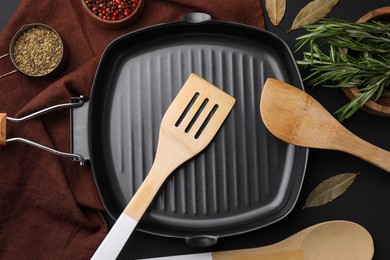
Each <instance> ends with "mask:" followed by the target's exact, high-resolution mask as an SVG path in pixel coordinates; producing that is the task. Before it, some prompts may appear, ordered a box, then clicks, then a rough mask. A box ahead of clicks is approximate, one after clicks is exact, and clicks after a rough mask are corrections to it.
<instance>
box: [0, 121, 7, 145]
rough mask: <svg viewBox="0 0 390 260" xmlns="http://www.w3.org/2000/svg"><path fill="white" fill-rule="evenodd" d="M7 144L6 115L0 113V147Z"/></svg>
mask: <svg viewBox="0 0 390 260" xmlns="http://www.w3.org/2000/svg"><path fill="white" fill-rule="evenodd" d="M6 143H7V114H5V113H0V145H6Z"/></svg>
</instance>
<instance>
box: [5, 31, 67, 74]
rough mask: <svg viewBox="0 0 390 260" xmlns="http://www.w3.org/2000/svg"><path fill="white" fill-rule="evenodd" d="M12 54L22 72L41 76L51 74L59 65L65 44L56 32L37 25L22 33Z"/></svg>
mask: <svg viewBox="0 0 390 260" xmlns="http://www.w3.org/2000/svg"><path fill="white" fill-rule="evenodd" d="M12 55H13V59H14V62H15V65H16V66H17V67H18V68H19V70H20V71H21V72H23V73H25V74H26V75H29V76H34V77H39V76H44V75H47V74H49V73H50V72H52V71H53V70H54V69H55V68H56V67H57V66H58V64H59V63H60V61H61V59H62V56H63V45H62V42H61V39H60V38H59V36H58V35H57V33H56V32H54V31H53V30H52V29H50V28H49V27H46V26H43V25H37V26H32V27H30V28H28V29H26V30H25V31H24V32H22V33H21V34H20V36H19V37H18V38H17V40H16V41H15V44H14V46H13V49H12Z"/></svg>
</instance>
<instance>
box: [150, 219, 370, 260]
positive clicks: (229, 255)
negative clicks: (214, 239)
mask: <svg viewBox="0 0 390 260" xmlns="http://www.w3.org/2000/svg"><path fill="white" fill-rule="evenodd" d="M373 255H374V242H373V240H372V237H371V235H370V233H369V232H368V231H367V230H366V229H365V228H364V227H362V226H360V225H359V224H356V223H353V222H349V221H343V220H336V221H328V222H323V223H320V224H317V225H314V226H311V227H308V228H305V229H304V230H302V231H300V232H298V233H296V234H294V235H292V236H291V237H289V238H287V239H285V240H282V241H280V242H278V243H276V244H273V245H269V246H264V247H257V248H249V249H237V250H228V251H219V252H210V253H200V254H192V255H179V256H168V257H160V258H149V260H152V259H153V260H304V259H310V260H325V259H326V260H371V259H372V257H373Z"/></svg>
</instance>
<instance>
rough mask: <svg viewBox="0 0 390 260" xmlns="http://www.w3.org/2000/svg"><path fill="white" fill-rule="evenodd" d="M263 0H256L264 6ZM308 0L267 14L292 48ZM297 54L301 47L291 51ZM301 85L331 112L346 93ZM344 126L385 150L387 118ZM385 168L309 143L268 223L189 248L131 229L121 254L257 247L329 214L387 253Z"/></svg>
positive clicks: (389, 135) (348, 16)
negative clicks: (345, 183) (329, 189)
mask: <svg viewBox="0 0 390 260" xmlns="http://www.w3.org/2000/svg"><path fill="white" fill-rule="evenodd" d="M264 1H265V0H261V3H262V4H263V7H264V6H265V4H264ZM308 2H309V0H304V1H287V8H286V14H285V17H284V19H283V20H282V22H281V24H280V26H279V27H275V26H273V25H272V24H271V23H270V21H269V19H268V17H267V14H266V11H265V8H264V15H265V21H266V30H268V31H271V32H273V33H275V34H277V35H278V36H279V37H281V38H282V39H283V40H284V41H285V42H286V43H287V44H288V45H289V47H290V48H291V49H292V50H294V43H295V38H296V37H298V36H299V35H302V34H303V33H304V31H303V30H302V29H299V30H296V31H293V32H290V33H287V30H288V29H289V28H290V26H291V24H292V21H293V20H294V17H295V16H296V14H297V13H298V12H299V10H300V9H301V8H302V7H303V6H305V5H306V4H307V3H308ZM19 3H20V0H18V1H16V0H7V1H5V0H2V1H1V2H0V13H1V15H0V30H2V29H3V28H4V26H5V25H6V23H7V22H8V20H9V18H10V17H11V15H12V14H13V12H14V11H15V10H16V8H17V6H18V4H19ZM387 5H389V1H388V0H375V1H370V0H354V1H348V0H340V2H339V3H338V5H337V6H336V7H335V8H334V9H333V11H332V12H331V13H330V14H329V15H328V16H327V17H335V18H340V19H345V20H350V21H356V20H357V19H358V18H360V17H361V16H362V15H364V14H365V13H367V12H369V11H371V10H373V9H376V8H379V7H383V6H387ZM294 55H295V56H296V58H297V59H298V58H300V57H301V53H299V52H298V53H295V54H294ZM302 74H303V76H305V75H304V72H303V73H302ZM306 91H307V92H308V93H309V94H311V95H312V96H313V97H314V98H316V99H317V100H318V101H319V102H320V103H321V104H322V105H323V106H324V107H325V108H326V109H327V110H328V111H330V112H334V111H336V110H337V109H338V108H340V107H341V106H343V105H344V104H345V103H346V102H347V99H346V97H345V96H344V94H343V93H342V91H341V90H340V89H326V88H322V87H318V88H311V87H309V86H307V87H306ZM344 126H345V127H347V128H348V129H349V130H350V131H352V132H353V133H355V134H356V135H357V136H359V137H361V138H363V139H365V140H366V141H368V142H371V143H373V144H375V145H377V146H379V147H381V148H383V149H385V150H390V118H386V117H377V116H373V115H370V114H367V113H365V112H363V111H359V112H358V113H357V114H356V115H354V116H353V117H352V118H350V119H348V120H347V121H345V122H344ZM346 172H352V173H356V172H360V173H361V174H360V175H359V176H358V178H357V179H356V181H355V183H354V184H353V185H352V186H351V187H350V189H349V190H347V192H346V193H345V194H343V195H342V196H341V197H339V198H337V199H336V200H335V201H333V202H331V203H329V204H327V205H324V206H321V207H317V208H309V209H304V210H303V209H302V207H303V205H304V203H305V200H306V198H307V196H308V194H309V193H310V192H311V191H312V190H313V189H314V188H315V187H316V186H317V185H318V184H319V183H320V182H321V181H323V180H324V179H326V178H328V177H331V176H334V175H336V174H339V173H346ZM389 205H390V174H389V173H387V172H386V171H384V170H381V169H379V168H377V167H375V166H373V165H371V164H369V163H368V162H365V161H363V160H361V159H359V158H356V157H353V156H351V155H348V154H345V153H341V152H337V151H330V150H318V149H310V151H309V158H308V165H307V170H306V175H305V180H304V183H303V186H302V190H301V193H300V196H299V198H298V201H297V204H296V206H295V207H294V209H293V210H292V212H291V213H290V214H289V215H288V216H287V217H285V218H284V219H282V220H280V221H278V222H277V223H274V224H272V225H269V226H267V227H264V228H261V229H258V230H255V231H251V232H247V233H245V234H241V235H236V236H230V237H224V238H220V239H219V240H218V243H217V244H216V245H214V246H212V247H209V248H194V247H190V246H188V245H187V244H185V242H184V240H183V239H178V238H166V237H159V236H155V235H151V234H147V233H144V232H141V231H137V230H136V231H135V232H134V233H133V235H132V236H131V238H130V239H129V240H128V242H127V244H126V246H125V248H124V250H123V251H122V253H121V255H120V258H121V259H122V258H123V259H135V258H147V257H158V256H169V255H177V254H192V253H198V252H210V251H221V250H230V249H237V248H251V247H259V246H264V245H268V244H272V243H275V242H278V241H280V240H282V239H284V238H287V237H289V236H290V235H292V234H294V233H296V232H298V231H300V230H302V229H304V228H306V227H308V226H311V225H314V224H317V223H320V222H323V221H329V220H348V221H353V222H356V223H358V224H360V225H362V226H364V227H365V228H366V229H367V230H368V231H369V232H370V233H371V235H372V237H373V239H374V246H375V255H374V259H389V257H390V246H389V237H388V234H390V206H389Z"/></svg>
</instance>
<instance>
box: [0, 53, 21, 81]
mask: <svg viewBox="0 0 390 260" xmlns="http://www.w3.org/2000/svg"><path fill="white" fill-rule="evenodd" d="M8 56H9V53H6V54H4V55H2V56H0V60H1V59H3V58H5V57H8ZM17 71H18V70H12V71H10V72H7V73H4V74H3V75H0V79H1V78H5V77H7V76H8V75H11V74H13V73H15V72H17Z"/></svg>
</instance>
